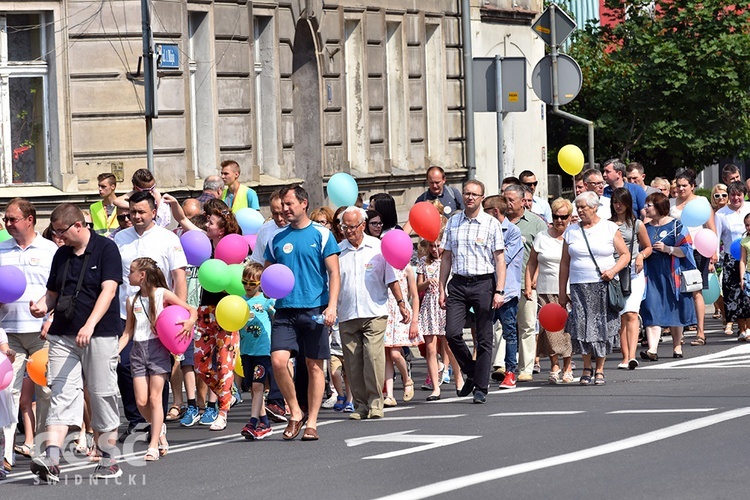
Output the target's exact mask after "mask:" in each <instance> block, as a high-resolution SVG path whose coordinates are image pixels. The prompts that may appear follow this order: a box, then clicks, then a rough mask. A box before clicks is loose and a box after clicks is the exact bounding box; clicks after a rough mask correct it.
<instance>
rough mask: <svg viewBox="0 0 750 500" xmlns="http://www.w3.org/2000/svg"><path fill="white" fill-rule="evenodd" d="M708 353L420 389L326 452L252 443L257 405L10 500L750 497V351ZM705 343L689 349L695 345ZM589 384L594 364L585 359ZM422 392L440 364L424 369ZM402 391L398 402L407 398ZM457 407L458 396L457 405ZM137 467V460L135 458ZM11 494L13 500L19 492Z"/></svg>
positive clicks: (317, 445) (28, 487)
mask: <svg viewBox="0 0 750 500" xmlns="http://www.w3.org/2000/svg"><path fill="white" fill-rule="evenodd" d="M707 331H708V345H707V346H704V347H691V346H689V345H686V346H685V348H684V352H685V358H684V359H682V360H673V359H672V358H671V357H669V355H670V354H671V349H670V345H671V344H670V343H669V342H668V341H667V339H665V342H664V343H663V344H662V345H661V347H660V354H661V355H662V356H665V358H664V360H663V361H660V362H658V363H650V364H648V365H641V367H640V368H638V369H637V370H635V371H629V370H617V369H616V365H617V362H618V359H617V357H616V356H617V355H613V357H612V358H611V360H609V361H607V367H606V368H607V384H606V386H603V387H594V386H590V387H581V386H578V385H565V386H561V385H555V386H552V385H549V384H547V383H546V375H545V372H544V370H547V369H548V368H549V363H548V362H543V363H542V368H543V373H542V375H538V376H537V378H538V380H536V381H534V382H530V383H526V384H519V386H518V388H517V389H515V390H512V391H503V392H500V391H499V390H497V386H496V385H494V386H493V388H492V389H491V393H490V394H489V396H488V398H487V404H485V405H474V404H472V403H471V399H470V398H465V399H459V398H457V397H455V391H453V386H452V385H451V386H443V398H444V399H442V400H441V401H439V402H435V403H427V402H424V398H425V397H426V396H427V395H428V394H429V393H427V392H420V391H418V392H417V395H416V397H415V399H414V400H413V401H412V402H411V403H410V404H404V403H403V402H401V400H400V399H399V406H397V407H396V408H394V409H392V410H390V411H388V412H387V413H386V417H385V418H384V419H382V420H374V421H372V420H366V421H360V422H354V421H349V420H348V419H346V418H345V415H344V416H342V415H341V414H337V413H335V412H333V411H332V410H322V413H321V421H320V423H319V433H320V437H321V439H320V441H317V442H301V441H299V439H298V440H296V441H293V442H286V441H283V440H282V439H281V432H282V431H283V428H284V426H283V425H279V424H277V425H275V427H274V434H273V435H272V436H269V437H268V438H266V440H264V441H256V442H250V441H246V440H245V439H244V438H242V437H240V436H239V431H240V429H241V428H242V426H243V425H244V423H245V421H246V420H247V418H248V417H249V412H250V405H249V401H245V402H244V403H242V404H240V405H238V406H236V407H235V408H234V409H233V410H232V411H231V412H230V415H229V425H228V427H227V430H225V431H223V432H210V431H209V430H208V429H207V428H206V427H197V426H196V427H195V428H190V429H185V428H180V427H179V426H176V425H174V424H173V425H171V426H170V431H169V435H168V437H169V440H170V444H171V450H170V453H169V455H168V456H167V457H165V458H163V459H162V460H160V461H158V462H153V463H149V464H144V463H143V462H141V461H140V460H138V459H137V458H140V457H142V455H143V453H144V451H145V445H143V444H141V443H138V444H137V445H136V452H135V453H134V454H132V455H130V460H124V461H123V462H122V468H123V471H124V475H123V477H121V478H120V479H118V480H110V481H109V482H105V481H101V480H100V481H99V482H98V483H95V482H94V481H93V480H92V479H90V473H91V471H92V470H93V467H92V466H91V465H89V464H88V463H83V464H78V465H72V466H71V465H67V466H65V467H64V468H63V478H62V481H61V484H60V485H58V486H56V487H55V489H54V490H49V489H44V490H40V489H39V488H42V486H38V485H35V484H34V482H35V481H34V476H32V475H31V474H30V473H29V472H27V471H28V460H25V459H21V460H19V463H18V466H17V467H16V468H15V469H14V471H13V472H12V473H11V474H10V476H9V478H8V480H6V481H5V482H3V483H0V492H2V498H13V499H18V498H39V495H40V493H46V494H49V493H52V491H54V493H53V495H54V496H53V498H55V499H65V498H71V499H81V498H87V497H88V498H105V497H114V496H118V497H131V498H132V497H138V496H143V495H144V494H147V495H148V496H149V498H153V497H158V498H183V499H193V498H196V499H197V498H201V499H203V498H206V497H207V496H214V497H220V498H221V497H224V498H241V497H247V498H297V497H299V498H311V499H317V498H354V499H375V498H394V499H395V498H403V499H415V498H428V497H439V498H547V497H554V498H555V499H573V498H580V497H583V496H587V497H588V496H593V495H606V496H607V497H608V498H632V499H638V498H644V499H646V498H648V499H653V498H660V499H678V498H679V499H681V500H685V499H705V498H744V495H745V494H747V493H746V492H745V480H744V478H745V476H746V475H747V474H748V473H750V466H748V465H747V460H745V448H746V447H747V444H746V442H747V439H746V437H745V428H746V427H747V425H748V424H750V399H749V398H748V397H747V395H748V384H747V379H746V376H747V373H748V367H750V344H743V343H738V342H737V340H736V337H734V336H733V337H726V336H725V335H724V334H723V332H722V331H721V325H720V323H719V322H718V321H716V320H710V321H709V322H708V327H707ZM688 340H689V339H688ZM578 366H579V369H578V370H577V373H578V374H580V366H581V361H580V359H578ZM413 370H414V378H415V381H416V382H417V385H420V383H421V381H422V380H424V375H425V364H424V362H423V361H422V360H418V361H417V362H416V363H415V364H414V367H413ZM400 395H401V394H400V393H398V394H397V397H400ZM450 396H453V397H450ZM125 458H128V457H125ZM6 494H7V496H6Z"/></svg>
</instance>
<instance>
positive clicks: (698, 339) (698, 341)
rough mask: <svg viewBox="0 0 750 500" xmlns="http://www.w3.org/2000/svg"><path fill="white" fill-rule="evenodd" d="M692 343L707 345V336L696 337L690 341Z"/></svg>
mask: <svg viewBox="0 0 750 500" xmlns="http://www.w3.org/2000/svg"><path fill="white" fill-rule="evenodd" d="M690 345H695V346H701V345H706V338H705V337H696V338H695V340H691V341H690Z"/></svg>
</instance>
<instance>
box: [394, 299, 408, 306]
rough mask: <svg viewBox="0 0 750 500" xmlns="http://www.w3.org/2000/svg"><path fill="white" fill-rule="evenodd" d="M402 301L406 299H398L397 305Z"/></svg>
mask: <svg viewBox="0 0 750 500" xmlns="http://www.w3.org/2000/svg"><path fill="white" fill-rule="evenodd" d="M402 302H404V299H398V300H397V301H396V305H399V304H400V303H402ZM404 304H406V302H404Z"/></svg>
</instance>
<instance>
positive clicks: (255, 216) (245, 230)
mask: <svg viewBox="0 0 750 500" xmlns="http://www.w3.org/2000/svg"><path fill="white" fill-rule="evenodd" d="M234 216H235V217H236V218H237V224H239V225H240V227H241V228H242V234H243V235H248V234H256V233H257V232H258V230H259V229H260V226H262V225H263V223H264V222H266V219H265V218H264V217H263V214H261V213H260V212H258V211H257V210H255V209H254V208H249V207H245V208H241V209H239V210H237V213H236V214H234Z"/></svg>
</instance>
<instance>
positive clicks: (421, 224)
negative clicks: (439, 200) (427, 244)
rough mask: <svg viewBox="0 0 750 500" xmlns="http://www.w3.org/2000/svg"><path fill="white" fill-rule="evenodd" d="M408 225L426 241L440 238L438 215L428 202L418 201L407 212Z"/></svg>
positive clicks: (433, 206)
mask: <svg viewBox="0 0 750 500" xmlns="http://www.w3.org/2000/svg"><path fill="white" fill-rule="evenodd" d="M409 224H411V227H412V229H414V232H415V233H417V234H418V235H419V236H421V237H422V238H424V239H426V240H427V241H435V240H436V239H438V236H440V213H439V212H438V210H437V208H435V205H433V204H432V203H430V202H429V201H420V202H419V203H417V204H416V205H414V206H413V207H411V210H409Z"/></svg>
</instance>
